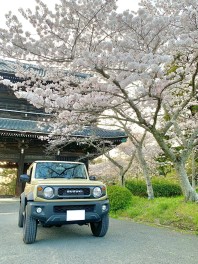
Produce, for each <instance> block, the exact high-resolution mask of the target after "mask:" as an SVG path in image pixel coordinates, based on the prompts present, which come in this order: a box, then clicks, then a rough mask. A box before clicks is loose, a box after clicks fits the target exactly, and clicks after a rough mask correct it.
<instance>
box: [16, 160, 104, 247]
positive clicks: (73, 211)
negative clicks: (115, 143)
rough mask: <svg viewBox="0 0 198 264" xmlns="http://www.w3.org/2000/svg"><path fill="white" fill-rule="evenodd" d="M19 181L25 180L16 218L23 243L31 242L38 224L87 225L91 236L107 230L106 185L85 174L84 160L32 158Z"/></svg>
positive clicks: (100, 234)
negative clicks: (42, 159) (21, 230)
mask: <svg viewBox="0 0 198 264" xmlns="http://www.w3.org/2000/svg"><path fill="white" fill-rule="evenodd" d="M20 180H21V181H22V182H26V186H25V190H24V192H23V193H22V194H21V196H20V208H19V219H18V226H19V227H23V241H24V243H26V244H31V243H34V241H35V239H36V233H37V225H38V223H40V224H41V225H42V226H44V227H50V226H62V225H66V224H79V225H83V224H90V226H91V231H92V233H93V235H94V236H97V237H102V236H105V234H106V233H107V230H108V227H109V216H108V213H109V200H108V197H107V191H106V186H105V185H104V184H103V183H102V182H99V181H95V177H89V176H88V173H87V169H86V166H85V164H84V163H81V162H66V161H35V162H34V163H32V165H31V166H30V167H29V169H28V171H27V174H23V175H21V176H20Z"/></svg>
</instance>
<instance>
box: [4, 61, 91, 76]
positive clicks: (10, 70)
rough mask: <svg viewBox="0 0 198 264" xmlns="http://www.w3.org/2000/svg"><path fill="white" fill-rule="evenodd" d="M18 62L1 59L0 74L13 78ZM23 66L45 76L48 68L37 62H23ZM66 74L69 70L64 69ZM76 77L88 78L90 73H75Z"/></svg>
mask: <svg viewBox="0 0 198 264" xmlns="http://www.w3.org/2000/svg"><path fill="white" fill-rule="evenodd" d="M16 66H17V64H16V62H15V61H9V60H2V59H0V75H2V76H4V78H7V79H10V78H11V79H13V78H12V77H11V76H10V75H14V76H15V72H16ZM22 66H23V68H24V70H25V71H29V70H33V71H35V72H37V73H38V74H39V75H40V76H45V74H46V70H44V69H43V68H42V67H40V66H38V65H35V64H29V63H23V64H22ZM63 72H64V73H65V74H66V75H67V73H68V72H67V71H66V70H65V71H63ZM75 76H76V77H79V78H83V79H84V78H87V76H89V75H88V74H84V73H75ZM14 78H16V79H18V78H17V77H14Z"/></svg>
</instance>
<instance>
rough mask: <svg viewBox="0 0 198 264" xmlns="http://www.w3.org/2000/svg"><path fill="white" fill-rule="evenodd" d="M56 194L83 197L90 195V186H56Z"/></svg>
mask: <svg viewBox="0 0 198 264" xmlns="http://www.w3.org/2000/svg"><path fill="white" fill-rule="evenodd" d="M58 195H59V196H60V197H66V198H85V197H89V196H90V188H84V187H82V188H79V187H77V188H73V187H66V188H58Z"/></svg>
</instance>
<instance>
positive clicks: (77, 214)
mask: <svg viewBox="0 0 198 264" xmlns="http://www.w3.org/2000/svg"><path fill="white" fill-rule="evenodd" d="M66 220H67V221H77V220H85V210H72V211H70V210H69V211H67V219H66Z"/></svg>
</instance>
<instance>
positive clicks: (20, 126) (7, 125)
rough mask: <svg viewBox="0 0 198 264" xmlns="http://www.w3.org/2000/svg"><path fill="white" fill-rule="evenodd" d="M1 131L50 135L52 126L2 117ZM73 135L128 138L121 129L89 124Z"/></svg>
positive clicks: (0, 120) (10, 133)
mask: <svg viewBox="0 0 198 264" xmlns="http://www.w3.org/2000/svg"><path fill="white" fill-rule="evenodd" d="M0 133H1V134H2V133H3V134H5V133H9V135H10V136H11V135H12V133H19V134H20V136H23V135H28V134H32V135H37V136H39V135H48V134H49V133H50V126H48V125H46V124H45V123H44V122H38V121H34V120H23V119H13V118H0ZM72 136H74V137H90V136H96V137H99V138H103V139H104V138H105V139H115V138H127V136H126V134H125V133H124V132H123V131H120V130H106V129H103V128H99V127H91V126H87V127H85V128H84V129H82V130H81V131H77V132H75V133H74V134H73V135H72Z"/></svg>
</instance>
